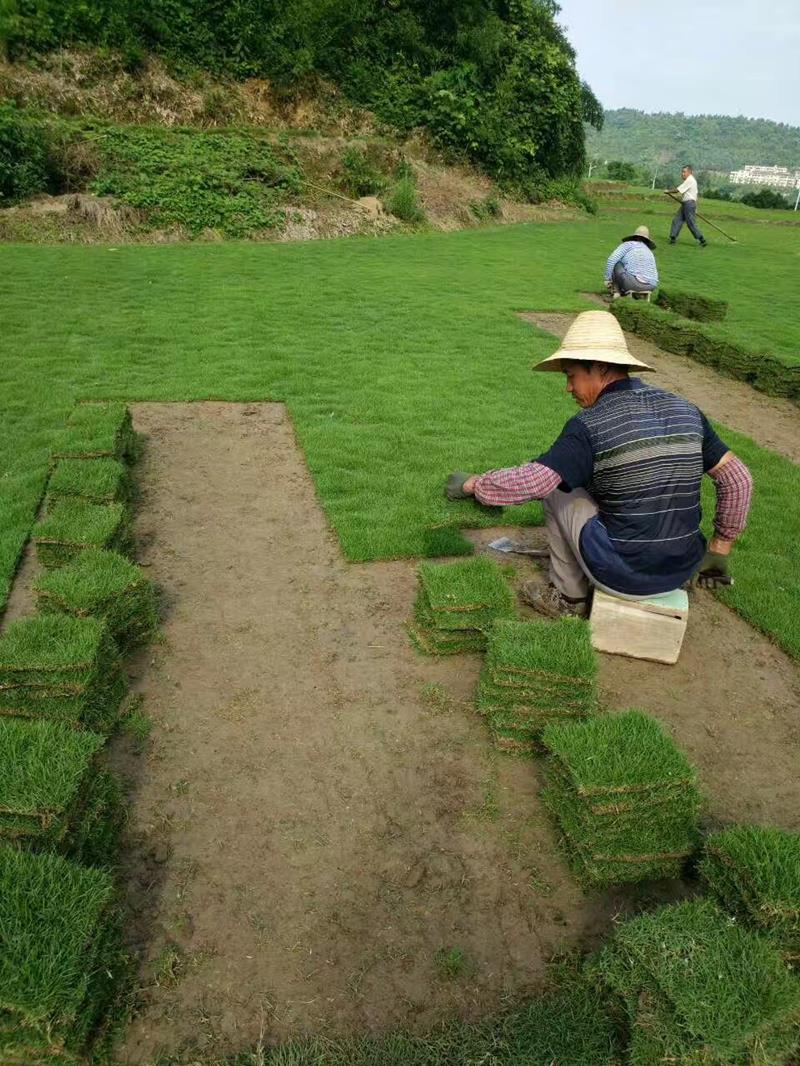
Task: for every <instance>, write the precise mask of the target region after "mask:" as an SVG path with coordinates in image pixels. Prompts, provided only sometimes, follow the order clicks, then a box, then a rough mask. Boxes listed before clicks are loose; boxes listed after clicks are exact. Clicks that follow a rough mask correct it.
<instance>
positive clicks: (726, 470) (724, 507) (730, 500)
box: [709, 455, 753, 540]
mask: <svg viewBox="0 0 800 1066" xmlns="http://www.w3.org/2000/svg"><path fill="white" fill-rule="evenodd" d="M709 476H710V477H711V478H712V480H713V482H714V487H715V489H716V490H717V510H716V514H715V515H714V532H715V533H716V534H717V536H718V537H721V538H722V539H723V540H736V538H737V537H738V536H739V534H740V533H741V532H742V531H743V530H744V527H745V526H746V525H747V515H748V512H749V510H750V500H751V499H752V496H753V478H752V476H751V474H750V471H749V470H748V469H747V467H746V466H745V465H744V463H743V462H742V460H741V459H737V458H736V456H735V455H734V456H733V457H732V458H731V459H729V460H728V462H727V463H725V465H724V466H723V467H720V469H719V470H718V471H717V472H716V473H714V474H710V475H709Z"/></svg>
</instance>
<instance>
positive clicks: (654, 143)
mask: <svg viewBox="0 0 800 1066" xmlns="http://www.w3.org/2000/svg"><path fill="white" fill-rule="evenodd" d="M586 149H587V153H588V155H589V157H590V158H594V157H597V158H600V159H611V160H623V161H626V162H630V163H635V164H639V165H647V166H651V167H652V166H655V165H656V164H661V165H662V166H667V165H669V164H670V163H673V164H680V163H683V162H690V163H692V165H693V166H694V168H695V171H698V170H734V169H738V168H739V167H742V166H744V165H745V164H747V163H753V164H755V163H763V164H765V165H769V166H787V167H797V166H800V129H797V128H796V127H794V126H787V125H785V124H784V123H782V122H770V121H769V120H768V119H763V118H758V119H754V118H743V117H742V116H741V115H740V116H738V117H736V118H734V117H732V116H730V115H684V114H682V113H677V114H669V113H666V112H662V113H659V114H655V115H648V114H645V113H644V112H643V111H636V110H634V109H632V108H627V107H624V108H620V109H619V110H617V111H606V113H605V122H604V123H603V127H602V130H592V129H591V128H589V129H588V130H587V139H586Z"/></svg>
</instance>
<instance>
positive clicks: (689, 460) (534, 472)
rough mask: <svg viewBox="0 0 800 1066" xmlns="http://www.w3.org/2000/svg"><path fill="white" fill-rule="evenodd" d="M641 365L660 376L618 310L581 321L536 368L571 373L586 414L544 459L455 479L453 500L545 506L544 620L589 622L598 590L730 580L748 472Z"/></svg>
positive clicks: (449, 490) (652, 591) (572, 388)
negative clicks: (710, 502)
mask: <svg viewBox="0 0 800 1066" xmlns="http://www.w3.org/2000/svg"><path fill="white" fill-rule="evenodd" d="M633 368H635V369H638V370H652V369H653V368H652V367H649V366H647V365H646V364H645V363H642V362H640V361H639V360H638V359H636V358H635V357H634V356H632V355H631V354H630V352H629V351H628V348H627V345H626V343H625V337H624V334H623V332H622V329H621V328H620V326H619V323H618V322H617V320H616V319H615V318H614V316H613V315H611V314H609V312H608V311H586V312H584V313H583V314H581V315H578V317H577V318H576V319H575V321H574V322H573V324H572V326H571V327H570V329H569V331H568V332H567V335H566V337H565V338H564V341H563V343H562V346H561V348H560V349H559V350H558V351H557V352H556V353H555V355H552V356H550V357H549V358H548V359H545V360H543V361H542V362H541V363H539V364H538V365H537V366H536V367H535V368H534V369H536V370H561V371H563V373H564V374H565V375H566V385H567V392H569V393H570V394H571V395H572V397H573V399H574V400H575V402H576V403H577V404H578V406H579V407H581V408H582V410H581V411H580V413H579V414H576V415H575V416H574V417H572V418H570V419H569V421H568V422H567V423H566V425H565V426H564V428H563V430H562V431H561V435H560V436H559V438H558V440H556V441H555V443H554V444H553V445H552V447H550V448H549V449H548V450H547V451H546V452H544V454H542V455H540V456H539V457H538V459H535V460H533V461H531V462H529V463H525V464H524V465H522V466H517V467H512V468H510V469H506V470H490V471H489V472H488V473H486V474H482V475H480V476H478V475H467V474H451V475H450V477H449V479H448V482H447V486H446V489H445V492H446V494H447V496H448V497H449V498H450V499H461V498H465V497H467V496H472V495H474V496H475V499H476V500H478V501H479V502H480V503H483V504H487V505H494V506H497V505H501V506H502V505H509V504H518V503H526V502H527V501H529V500H542V501H543V504H544V514H545V524H546V527H547V536H548V540H549V550H550V581H549V584H548V585H546V586H540V587H536V586H533V587H531V586H528V588H527V589H526V591H525V593H523V595H524V597H525V599H526V600H527V601H528V602H529V603H530V604H531V605H532V606H533V607H535V608H536V609H537V610H538V611H539V612H540V613H542V614H546V615H549V616H551V617H556V616H558V615H561V614H576V615H586V614H587V611H588V598H589V594H590V590H591V587H592V586H595V587H597V588H600V589H603V590H604V591H607V592H610V593H612V594H613V595H616V596H622V597H623V598H625V597H628V598H632V599H637V598H641V597H644V596H648V595H656V594H658V593H662V592H668V591H671V590H672V589H676V588H678V587H679V586H680V585H682V584H684V582H686V581H688V580H689V579H690V578H691V577H692V576H693V575H695V574H697V576H698V581H699V583H700V584H702V585H706V586H712V587H713V586H714V585H716V584H717V583H719V582H728V581H729V577H728V555H729V553H730V551H731V548H732V546H733V542H734V541H735V540H736V538H737V537H738V536H739V534H740V533H741V532H742V530H743V529H744V527H745V522H746V519H747V513H748V510H749V508H750V497H751V494H752V479H751V477H750V473H749V471H748V469H747V467H746V466H745V465H744V464H743V463H742V462H741V461H740V460H739V459H737V457H736V456H735V455H734V454H733V453H732V452H731V451H729V450H728V448H727V446H726V445H725V444H723V442H722V441H721V440H720V438H719V437H718V436H717V434H716V433H715V432H714V430H713V429H712V428H711V426H710V425H709V423H708V420H707V419H706V417H705V415H703V413H702V412H701V411H699V410H698V409H697V408H696V407H695V406H694V404H691V403H688V402H687V401H686V400H683V399H681V397H679V396H674V395H672V394H671V393H669V392H664V391H663V390H662V389H657V388H652V387H651V386H649V385H646V384H645V383H644V382H642V381H641V380H640V379H639V378H637V377H630V376H629V374H630V371H631V369H633ZM703 474H708V475H709V477H711V478H712V480H713V481H714V485H715V487H716V494H717V506H716V514H715V518H714V536H713V538H712V540H711V542H710V543H709V544H708V546H706V541H705V538H704V537H703V534H702V533H701V532H700V484H701V481H702V477H703ZM698 571H699V573H698Z"/></svg>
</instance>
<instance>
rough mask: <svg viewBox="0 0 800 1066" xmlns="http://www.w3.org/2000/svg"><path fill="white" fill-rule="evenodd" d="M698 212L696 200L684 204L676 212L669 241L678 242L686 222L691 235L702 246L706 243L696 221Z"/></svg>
mask: <svg viewBox="0 0 800 1066" xmlns="http://www.w3.org/2000/svg"><path fill="white" fill-rule="evenodd" d="M696 211H697V204H696V203H695V201H694V200H686V201H685V203H682V204H681V206H680V207H679V208H678V210H677V211H676V212H675V217H674V218H673V220H672V229H671V230H670V231H669V239H670V240H671V241H674V240H677V237H678V234H679V233H680V231H681V229H682V228H683V224H684V222H685V223H686V225H687V226H688V227H689V232H690V233H691V235H692V236H693V237H694V238H695V239H696V240H698V241H700V243H701V244H705V243H706V239H705V237H704V236H703V234H702V233H701V232H700V230H699V229H698V228H697V223H696V222H695V220H694V216H695V212H696Z"/></svg>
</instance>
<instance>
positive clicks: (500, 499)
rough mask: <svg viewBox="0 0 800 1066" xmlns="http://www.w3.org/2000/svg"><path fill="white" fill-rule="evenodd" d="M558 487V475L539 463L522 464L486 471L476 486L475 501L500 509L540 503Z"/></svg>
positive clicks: (559, 481)
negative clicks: (531, 502)
mask: <svg viewBox="0 0 800 1066" xmlns="http://www.w3.org/2000/svg"><path fill="white" fill-rule="evenodd" d="M560 484H561V475H560V474H557V473H556V472H555V470H551V469H550V468H549V467H547V466H543V465H542V464H541V463H524V464H523V465H522V466H511V467H507V468H506V469H505V470H489V471H487V473H485V474H481V476H480V477H479V478H478V480H477V481H476V482H475V499H476V500H478V502H479V503H485V504H488V505H489V506H495V507H502V506H506V505H510V504H514V503H527V502H528V501H529V500H542V499H544V497H545V496H549V495H550V493H551V492H553V491H554V490H555V489H557V488H558V486H559V485H560Z"/></svg>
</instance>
